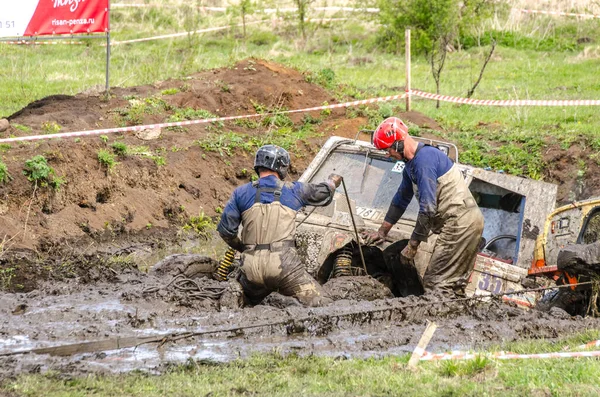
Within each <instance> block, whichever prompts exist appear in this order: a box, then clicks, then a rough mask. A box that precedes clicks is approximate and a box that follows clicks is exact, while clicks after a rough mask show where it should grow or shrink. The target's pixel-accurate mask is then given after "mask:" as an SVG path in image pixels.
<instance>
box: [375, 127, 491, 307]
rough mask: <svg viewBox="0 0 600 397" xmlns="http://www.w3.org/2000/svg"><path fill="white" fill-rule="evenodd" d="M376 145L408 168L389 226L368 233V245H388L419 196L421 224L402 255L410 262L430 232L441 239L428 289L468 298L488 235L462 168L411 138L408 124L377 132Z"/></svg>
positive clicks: (392, 206) (426, 276) (426, 282)
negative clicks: (385, 242) (394, 228)
mask: <svg viewBox="0 0 600 397" xmlns="http://www.w3.org/2000/svg"><path fill="white" fill-rule="evenodd" d="M373 144H374V145H375V147H376V148H377V149H380V150H387V151H388V154H389V156H390V157H392V158H395V159H396V160H401V161H404V162H405V163H406V166H405V168H404V171H403V178H402V182H401V184H400V187H399V188H398V192H396V195H395V196H394V198H393V199H392V202H391V204H390V207H389V209H388V211H387V214H386V216H385V218H384V222H383V223H382V225H381V227H380V228H379V230H378V231H377V232H370V233H366V234H365V238H366V242H367V243H375V244H376V243H380V242H382V241H383V240H385V237H386V236H387V234H388V233H389V231H390V229H391V228H392V226H393V225H394V224H396V222H398V220H399V219H400V218H401V217H402V215H403V214H404V211H405V210H406V207H408V204H409V203H410V201H411V200H412V198H413V196H414V195H415V194H416V195H417V200H418V202H419V214H418V216H417V223H416V225H415V228H414V230H413V233H412V235H411V237H410V241H409V243H408V245H407V246H406V248H404V250H402V253H401V256H402V258H403V260H405V261H406V260H408V261H411V260H413V259H414V257H415V255H416V253H417V249H418V247H419V244H421V242H423V241H427V238H428V236H429V233H430V232H433V233H436V234H439V235H438V238H437V240H436V242H435V246H434V248H433V253H432V255H431V259H430V262H429V265H428V267H427V270H426V271H425V274H424V276H423V286H424V287H425V289H426V290H440V291H442V292H450V293H454V294H456V295H458V296H463V295H464V290H465V287H466V285H467V281H468V277H469V275H470V274H471V271H472V270H473V267H474V265H475V256H476V255H477V251H478V248H479V243H480V240H481V235H482V233H483V215H482V213H481V211H480V210H479V207H478V206H477V203H476V202H475V199H474V198H473V195H472V194H471V192H470V191H469V188H468V186H467V184H466V183H465V180H464V178H463V176H462V175H461V173H460V171H459V169H458V168H457V167H456V166H455V165H454V163H453V162H452V161H451V160H450V159H449V158H448V156H446V155H445V154H444V153H443V152H442V151H440V150H438V149H437V148H435V147H432V146H429V145H424V144H423V143H419V142H417V141H416V140H414V139H413V138H411V137H410V135H408V128H407V127H406V125H405V124H404V123H403V122H402V121H401V120H400V119H398V118H396V117H390V118H388V119H386V120H384V121H383V122H382V123H381V124H380V125H379V127H377V130H376V131H375V133H374V135H373Z"/></svg>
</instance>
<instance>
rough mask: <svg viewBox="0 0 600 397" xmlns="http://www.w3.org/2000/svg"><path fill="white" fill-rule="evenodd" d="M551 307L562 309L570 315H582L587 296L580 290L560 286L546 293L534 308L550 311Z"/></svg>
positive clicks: (585, 307)
mask: <svg viewBox="0 0 600 397" xmlns="http://www.w3.org/2000/svg"><path fill="white" fill-rule="evenodd" d="M553 307H556V308H559V309H562V310H564V311H566V312H567V313H569V314H570V315H571V316H577V315H580V316H584V315H585V312H586V309H587V296H586V294H585V293H583V292H580V291H573V290H571V289H569V288H560V289H555V290H553V291H550V292H548V293H546V294H545V295H544V296H542V298H541V299H540V300H539V301H538V303H537V305H536V308H537V309H538V310H541V311H543V312H550V309H552V308H553Z"/></svg>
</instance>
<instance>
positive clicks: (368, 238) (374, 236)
mask: <svg viewBox="0 0 600 397" xmlns="http://www.w3.org/2000/svg"><path fill="white" fill-rule="evenodd" d="M361 236H362V238H363V239H364V240H365V244H366V245H372V244H381V243H383V241H384V240H385V234H384V233H383V232H382V231H380V230H378V231H374V230H369V231H366V230H365V231H364V232H362V233H361Z"/></svg>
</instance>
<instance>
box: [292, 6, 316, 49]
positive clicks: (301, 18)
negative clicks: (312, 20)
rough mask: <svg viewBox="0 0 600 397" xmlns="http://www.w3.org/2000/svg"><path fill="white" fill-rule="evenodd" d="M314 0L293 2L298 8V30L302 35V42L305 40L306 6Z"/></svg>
mask: <svg viewBox="0 0 600 397" xmlns="http://www.w3.org/2000/svg"><path fill="white" fill-rule="evenodd" d="M314 1H315V0H294V3H296V7H298V28H299V29H300V33H301V34H302V40H306V29H305V27H306V12H307V11H308V6H309V5H310V4H311V3H312V2H314Z"/></svg>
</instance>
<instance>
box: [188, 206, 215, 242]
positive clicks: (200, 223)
mask: <svg viewBox="0 0 600 397" xmlns="http://www.w3.org/2000/svg"><path fill="white" fill-rule="evenodd" d="M214 228H215V223H214V222H213V221H212V219H211V218H210V217H209V216H207V215H205V214H204V212H200V214H198V216H191V217H190V218H189V219H188V221H187V222H186V223H185V225H183V230H186V231H192V232H195V233H196V234H198V235H199V236H200V237H202V238H208V237H209V235H210V231H211V230H213V229H214Z"/></svg>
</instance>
